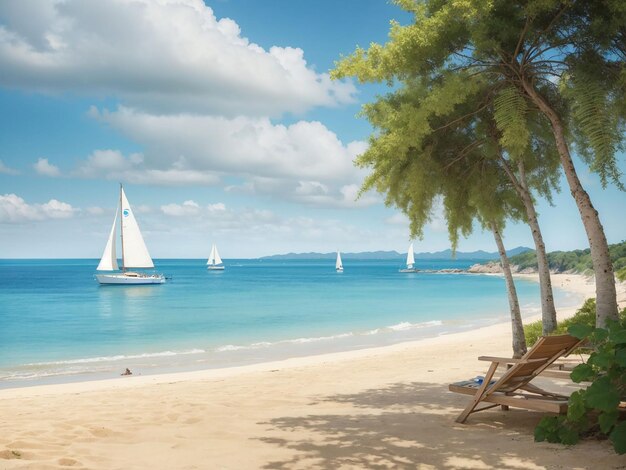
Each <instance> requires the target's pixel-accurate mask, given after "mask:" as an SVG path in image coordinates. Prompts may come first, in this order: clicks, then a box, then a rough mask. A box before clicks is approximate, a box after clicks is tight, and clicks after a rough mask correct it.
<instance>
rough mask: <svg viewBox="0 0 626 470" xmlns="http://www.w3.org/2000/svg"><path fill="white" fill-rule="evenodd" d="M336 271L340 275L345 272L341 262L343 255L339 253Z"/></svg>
mask: <svg viewBox="0 0 626 470" xmlns="http://www.w3.org/2000/svg"><path fill="white" fill-rule="evenodd" d="M335 270H336V271H337V272H338V273H342V272H343V263H342V262H341V254H340V253H339V251H337V262H336V263H335Z"/></svg>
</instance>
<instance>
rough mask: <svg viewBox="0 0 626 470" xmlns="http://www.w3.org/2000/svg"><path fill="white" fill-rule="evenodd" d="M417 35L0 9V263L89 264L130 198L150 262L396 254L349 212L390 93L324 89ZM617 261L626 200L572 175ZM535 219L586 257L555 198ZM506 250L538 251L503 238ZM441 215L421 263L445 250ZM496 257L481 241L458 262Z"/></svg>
mask: <svg viewBox="0 0 626 470" xmlns="http://www.w3.org/2000/svg"><path fill="white" fill-rule="evenodd" d="M390 20H396V21H399V22H400V23H402V24H406V23H408V22H410V20H411V19H410V17H409V16H408V15H407V14H406V13H405V12H403V11H401V10H399V9H398V8H397V7H396V6H394V5H392V4H390V3H388V2H387V1H385V0H366V1H363V0H343V1H340V2H337V1H328V0H323V1H316V2H298V1H296V2H294V1H288V0H266V1H263V2H261V1H256V0H211V1H209V0H207V1H206V2H202V1H201V0H158V1H156V0H109V1H102V0H13V1H10V0H9V1H5V2H1V3H0V110H1V112H0V258H99V257H100V256H101V254H102V251H103V249H104V245H105V243H106V239H107V237H108V233H109V231H110V228H111V224H112V222H113V217H114V215H115V210H116V204H117V201H118V197H119V196H118V191H119V183H120V182H121V183H123V184H124V189H125V192H126V194H127V197H128V199H129V201H130V203H131V205H132V206H133V209H134V211H135V216H136V218H137V220H138V222H139V225H140V228H141V230H142V233H143V235H144V238H145V241H146V244H147V246H148V248H149V250H150V253H151V254H152V256H153V257H154V258H203V257H207V256H208V254H209V251H210V247H211V244H212V243H217V245H218V247H219V249H220V253H221V254H222V257H223V258H226V259H228V258H251V257H258V256H264V255H270V254H276V253H288V252H299V253H300V252H310V251H317V252H330V251H334V250H341V251H343V252H358V251H374V250H397V251H399V252H406V249H407V246H408V244H409V229H408V221H407V219H406V218H405V217H404V216H403V215H402V214H401V213H399V212H398V211H397V210H395V209H394V208H389V207H385V205H384V204H383V198H382V196H381V195H379V194H376V193H367V194H365V195H363V196H362V197H361V198H360V199H358V200H357V201H355V197H356V195H357V192H358V189H359V187H360V185H361V183H362V181H363V178H364V176H365V175H366V174H367V170H364V169H357V168H355V167H354V165H353V164H352V161H353V160H354V158H355V157H356V156H357V155H359V154H360V153H362V152H363V151H364V150H365V149H366V148H367V138H368V136H369V135H370V133H371V132H372V129H371V127H370V126H369V124H368V123H367V122H366V121H365V120H364V119H363V118H359V117H357V114H358V112H359V109H360V107H361V106H362V105H363V104H364V103H367V102H369V101H372V100H373V99H374V98H375V97H376V95H380V94H384V93H387V92H388V91H389V90H388V89H387V88H386V85H384V84H381V85H366V86H363V85H359V84H357V83H356V82H355V81H352V80H342V81H332V80H330V78H329V75H328V72H329V70H330V69H332V67H333V64H334V61H336V60H338V59H339V58H340V57H341V55H347V54H350V53H351V52H352V51H353V50H354V49H355V47H356V46H357V45H360V46H362V47H367V46H368V45H369V44H370V43H371V42H379V43H383V42H385V41H386V39H387V34H388V31H389V22H390ZM619 158H620V163H619V165H620V168H621V170H622V172H624V171H625V170H626V162H625V158H624V155H623V154H622V155H620V157H619ZM576 165H577V169H578V171H579V175H580V177H581V179H582V181H583V183H584V185H585V187H586V189H587V190H588V192H589V194H590V196H591V198H592V201H593V203H594V205H595V207H596V208H597V209H598V211H599V212H600V217H601V220H602V223H603V224H604V228H605V231H606V234H607V238H608V240H609V243H617V242H620V241H622V240H624V239H625V238H626V236H625V233H626V224H625V222H624V214H625V213H626V193H624V192H621V191H619V190H618V189H616V188H615V187H611V186H609V187H608V188H606V189H603V188H602V186H601V184H600V181H599V179H598V178H597V176H595V175H593V174H591V173H590V172H589V171H588V170H587V168H586V166H585V165H584V164H583V163H582V162H580V161H579V160H577V161H576ZM562 187H563V190H562V191H561V193H560V194H558V195H556V197H555V199H554V206H550V205H549V204H547V203H546V202H545V201H539V202H538V211H539V214H540V224H541V227H542V229H543V232H544V238H545V241H546V246H547V249H548V250H550V251H552V250H567V249H577V248H585V247H587V246H588V244H587V240H586V236H585V232H584V229H583V227H582V223H581V221H580V217H579V215H578V211H577V209H576V206H575V204H574V202H573V199H572V198H571V196H570V194H569V190H568V189H567V186H566V184H565V181H564V180H563V183H562ZM504 236H505V244H506V245H507V247H509V248H513V247H516V246H532V237H531V234H530V231H529V229H528V227H526V226H524V225H522V224H513V223H509V225H508V226H507V228H506V230H505V232H504ZM449 245H450V243H449V241H448V237H447V231H446V227H445V220H444V218H443V214H442V210H441V207H439V206H435V208H434V210H433V214H432V219H431V221H430V223H429V224H428V226H427V227H426V228H425V230H424V237H423V239H422V240H418V241H416V243H415V249H416V251H417V252H421V251H438V250H443V249H446V248H449ZM478 249H483V250H487V251H495V244H494V241H493V238H492V236H491V234H490V233H483V232H482V231H481V230H480V228H479V227H476V229H475V231H474V233H473V234H472V235H471V236H470V237H469V238H467V239H463V240H461V242H460V244H459V250H460V251H473V250H478Z"/></svg>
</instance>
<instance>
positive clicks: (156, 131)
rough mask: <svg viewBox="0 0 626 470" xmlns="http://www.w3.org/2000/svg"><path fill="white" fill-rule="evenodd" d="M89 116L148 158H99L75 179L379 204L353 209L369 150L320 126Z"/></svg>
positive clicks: (122, 112) (128, 112)
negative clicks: (222, 184) (220, 186)
mask: <svg viewBox="0 0 626 470" xmlns="http://www.w3.org/2000/svg"><path fill="white" fill-rule="evenodd" d="M92 116H93V117H95V118H96V119H98V120H100V121H101V122H104V123H106V124H107V125H109V126H111V127H113V128H115V129H117V130H119V131H120V132H122V133H123V134H125V135H127V136H128V137H129V138H131V139H132V140H134V141H135V142H138V143H139V144H141V145H142V146H143V147H144V149H145V152H144V154H142V155H134V156H133V155H131V156H128V157H125V156H124V155H122V154H121V153H120V152H118V151H113V150H109V151H96V152H94V154H93V155H91V156H89V157H88V158H87V160H86V161H85V162H84V163H83V164H82V165H81V167H80V168H79V169H78V170H77V171H76V174H77V175H82V176H88V177H94V176H95V175H97V174H100V175H103V174H106V175H108V176H105V177H107V178H111V179H124V180H126V181H129V182H134V183H151V184H176V183H178V184H205V185H209V184H216V183H217V182H219V177H223V176H234V177H237V178H238V179H241V180H243V182H242V183H241V184H236V185H231V186H228V187H227V190H230V191H239V192H244V193H249V194H265V195H270V196H273V197H277V198H281V199H287V200H291V201H295V202H303V203H307V204H313V205H326V206H329V205H330V206H337V207H362V206H366V205H370V204H373V203H375V202H378V201H379V198H378V197H374V196H368V195H366V196H364V197H362V198H361V199H359V200H358V201H356V202H355V198H356V196H357V194H358V188H359V185H360V181H361V180H362V178H363V175H364V171H363V170H359V169H357V168H355V167H354V165H353V160H354V158H355V157H356V156H357V155H359V154H360V153H362V152H364V151H365V149H366V146H367V144H366V143H365V142H361V141H354V142H350V143H347V144H344V143H343V142H342V141H341V140H340V139H339V138H338V137H337V135H336V134H335V133H334V132H332V131H330V130H329V129H328V128H326V127H325V126H324V125H323V124H322V123H320V122H308V121H298V122H296V123H293V124H291V125H288V126H286V125H281V124H274V123H272V122H271V120H270V119H268V118H250V117H243V116H239V117H236V118H232V119H229V118H224V117H216V116H202V115H191V114H178V115H175V116H172V115H152V114H148V113H145V112H141V111H137V110H134V109H130V108H125V107H120V108H119V109H118V110H117V111H114V112H109V111H106V110H105V111H103V112H100V111H98V110H96V109H93V110H92ZM101 160H103V161H102V162H101ZM104 162H107V163H106V166H105V165H104ZM218 175H219V176H218ZM159 176H160V177H159Z"/></svg>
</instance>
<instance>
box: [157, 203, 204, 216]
mask: <svg viewBox="0 0 626 470" xmlns="http://www.w3.org/2000/svg"><path fill="white" fill-rule="evenodd" d="M161 212H163V213H164V214H165V215H171V216H174V217H183V216H189V215H198V214H200V205H199V204H198V203H197V202H195V201H191V200H189V201H185V202H183V203H182V204H166V205H164V206H161Z"/></svg>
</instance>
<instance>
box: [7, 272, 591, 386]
mask: <svg viewBox="0 0 626 470" xmlns="http://www.w3.org/2000/svg"><path fill="white" fill-rule="evenodd" d="M461 274H463V275H469V276H493V277H501V274H497V273H480V274H471V273H461ZM558 276H561V277H563V279H564V280H565V281H564V282H561V286H558V288H559V289H561V290H562V291H563V292H566V293H569V294H566V295H565V296H563V295H562V294H561V295H560V297H561V300H562V302H561V303H562V304H563V305H562V306H561V309H563V308H565V309H566V310H572V309H575V308H578V307H579V306H580V305H581V304H582V301H583V300H584V299H585V298H587V297H589V296H591V295H593V292H592V287H593V285H592V284H590V283H589V280H588V279H587V278H585V277H583V276H579V275H572V274H568V275H555V278H558ZM517 277H519V278H520V279H524V280H525V281H529V282H533V283H535V282H537V281H538V277H537V276H536V275H533V274H530V275H517ZM555 284H556V283H555ZM590 289H591V290H590ZM571 296H575V300H572V299H568V298H567V297H571ZM557 297H559V296H557ZM487 310H488V309H487ZM537 311H538V309H537V307H536V306H532V308H529V306H526V307H525V308H524V307H523V308H522V315H523V317H524V321H525V323H527V322H531V321H535V320H537V319H540V318H541V315H540V314H539V313H536V312H537ZM573 311H574V310H572V312H571V313H573ZM561 318H564V317H562V316H561ZM507 320H508V313H505V314H503V313H502V312H501V311H500V310H498V313H497V314H495V313H494V314H493V316H492V315H486V316H484V317H478V318H474V319H472V320H471V321H467V322H466V323H459V321H458V320H457V319H450V320H429V321H425V322H422V323H415V324H411V323H408V322H401V323H399V324H397V325H391V326H385V327H378V328H375V329H374V330H371V331H370V330H363V331H362V332H360V331H350V332H346V331H340V332H338V333H335V334H333V335H331V336H327V337H320V338H317V337H316V338H297V339H286V340H280V341H277V342H274V343H258V344H259V345H258V346H257V344H241V345H228V346H226V347H220V348H217V349H216V350H212V349H206V348H205V347H198V346H197V345H189V348H191V349H189V348H187V349H185V350H183V351H181V352H176V351H170V350H167V351H164V352H158V351H157V352H151V353H141V354H138V355H136V356H133V355H130V356H128V357H126V356H119V357H111V358H110V360H107V358H106V357H94V358H80V359H77V360H76V361H75V364H77V365H79V364H80V365H81V366H82V364H92V365H93V366H94V368H93V369H92V370H89V369H87V368H85V369H84V370H83V371H81V372H74V373H72V372H63V371H61V372H55V371H51V372H50V373H48V374H42V375H41V376H39V377H28V376H23V377H19V376H16V378H12V379H8V378H7V379H5V380H4V381H3V382H0V392H2V391H3V390H12V389H22V388H24V389H26V388H33V387H48V386H64V385H68V386H69V385H72V384H80V383H84V382H99V383H100V382H109V381H111V382H113V383H115V381H117V380H119V379H120V377H119V376H118V373H119V372H121V371H123V370H124V369H125V368H126V367H129V368H130V369H131V371H132V372H133V373H134V374H133V377H134V378H137V377H157V376H160V375H165V376H168V377H169V376H171V375H175V374H185V373H202V372H203V371H206V372H209V371H219V370H222V369H234V370H250V368H254V366H259V367H263V365H265V364H273V363H281V362H283V361H285V360H292V361H298V360H300V359H302V360H308V359H309V358H315V357H326V356H332V355H334V354H339V355H348V356H349V355H350V353H352V352H357V351H362V350H365V351H370V350H379V349H380V350H381V351H384V350H385V348H387V347H389V346H394V345H398V344H411V343H415V342H419V341H422V340H424V339H428V338H436V337H439V336H442V335H448V334H455V333H460V332H467V331H473V330H476V329H480V328H483V327H487V326H492V325H497V324H501V323H506V324H508V323H507ZM372 333H377V334H372ZM216 353H217V354H218V356H215V354H216ZM224 354H225V356H224ZM65 362H66V363H67V364H72V363H73V362H74V361H72V360H69V361H60V362H50V365H51V366H54V365H55V364H62V363H65ZM46 364H47V363H35V364H25V365H23V366H16V367H15V370H19V368H20V367H22V368H24V370H27V369H26V367H28V366H31V367H37V366H46ZM102 364H108V365H105V366H104V368H103V367H102ZM117 369H120V370H119V372H118V371H117ZM7 370H10V369H7ZM8 377H9V376H8ZM124 378H128V377H124Z"/></svg>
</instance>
